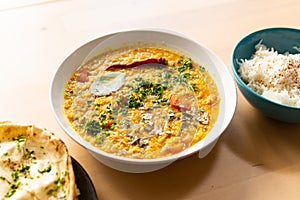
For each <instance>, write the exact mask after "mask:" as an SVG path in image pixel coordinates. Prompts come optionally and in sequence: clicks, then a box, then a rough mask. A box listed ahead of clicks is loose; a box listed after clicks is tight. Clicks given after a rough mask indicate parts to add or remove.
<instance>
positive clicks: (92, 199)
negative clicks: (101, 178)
mask: <svg viewBox="0 0 300 200" xmlns="http://www.w3.org/2000/svg"><path fill="white" fill-rule="evenodd" d="M72 165H73V170H74V173H75V178H76V184H77V187H78V189H79V191H80V195H79V196H78V200H98V198H97V193H96V190H95V187H94V185H93V183H92V181H91V179H90V177H89V175H88V174H87V172H86V171H85V170H84V169H83V167H82V166H81V165H80V164H79V163H78V162H77V161H76V160H75V159H74V158H72Z"/></svg>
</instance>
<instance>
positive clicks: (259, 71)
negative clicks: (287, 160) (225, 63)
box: [232, 27, 300, 123]
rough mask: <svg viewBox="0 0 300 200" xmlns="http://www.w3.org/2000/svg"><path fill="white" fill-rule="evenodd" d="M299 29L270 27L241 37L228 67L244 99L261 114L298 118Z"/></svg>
mask: <svg viewBox="0 0 300 200" xmlns="http://www.w3.org/2000/svg"><path fill="white" fill-rule="evenodd" d="M299 41H300V30H299V29H294V28H284V27H274V28H266V29H262V30H257V31H255V32H253V33H250V34H248V35H246V36H245V37H243V38H242V39H241V40H240V41H239V42H238V43H237V45H236V46H235V48H234V51H233V54H232V71H233V74H234V78H235V81H236V83H237V85H238V88H239V90H240V91H241V93H242V94H243V95H244V97H245V98H246V100H247V101H248V102H249V103H250V104H251V105H252V106H253V107H255V108H256V109H257V110H259V111H260V112H262V113H263V114H264V115H265V116H268V117H270V118H273V119H276V120H279V121H283V122H291V123H298V122H300V54H299V53H300V51H299V50H300V49H299V47H300V42H299Z"/></svg>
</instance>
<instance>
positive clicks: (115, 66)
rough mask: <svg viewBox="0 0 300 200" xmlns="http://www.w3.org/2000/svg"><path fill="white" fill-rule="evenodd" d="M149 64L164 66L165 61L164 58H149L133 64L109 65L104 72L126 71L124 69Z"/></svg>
mask: <svg viewBox="0 0 300 200" xmlns="http://www.w3.org/2000/svg"><path fill="white" fill-rule="evenodd" d="M150 63H155V64H163V65H166V64H167V60H166V59H165V58H158V59H157V58H149V59H146V60H142V61H136V62H133V63H130V64H114V65H111V66H109V67H108V68H106V70H117V69H126V68H132V67H137V66H140V65H144V64H150Z"/></svg>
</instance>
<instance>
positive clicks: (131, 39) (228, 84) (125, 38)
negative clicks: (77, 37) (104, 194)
mask: <svg viewBox="0 0 300 200" xmlns="http://www.w3.org/2000/svg"><path fill="white" fill-rule="evenodd" d="M137 41H139V42H140V41H142V42H146V43H149V42H151V43H152V42H153V43H156V44H164V47H167V48H171V49H174V50H182V51H183V52H187V53H188V54H189V55H188V56H190V57H191V58H192V59H193V60H194V61H196V62H197V63H199V64H202V65H204V66H205V68H206V70H207V71H208V72H209V73H210V75H211V76H212V78H213V79H214V81H215V83H216V85H217V87H218V90H219V93H220V110H219V116H218V119H217V121H216V123H215V125H214V127H213V128H212V129H211V131H210V132H209V133H208V135H207V136H206V137H205V138H204V139H202V140H201V141H199V142H198V143H196V144H195V145H193V146H191V147H190V148H188V149H187V150H185V151H183V152H181V153H179V154H175V155H173V156H170V157H163V158H157V159H130V158H125V157H121V156H115V155H112V154H110V153H106V152H104V151H102V150H99V149H98V148H96V147H94V146H92V145H91V144H90V143H89V142H87V141H85V140H84V139H83V138H81V137H80V136H79V135H78V134H77V133H76V132H75V131H74V130H73V129H72V128H71V127H70V126H69V122H68V121H67V119H66V117H65V116H64V114H63V90H64V86H65V83H66V82H67V80H68V79H69V77H70V76H71V74H72V73H73V72H74V70H75V69H76V68H77V67H79V65H80V64H81V63H82V62H83V60H85V59H86V58H87V57H88V58H89V57H91V56H92V55H94V54H95V53H99V51H101V50H102V49H103V48H105V47H113V48H115V47H120V46H123V45H128V44H134V43H136V42H137ZM124 42H126V43H124ZM50 101H51V107H52V110H53V112H54V115H55V117H56V120H57V121H58V123H59V125H60V126H61V127H62V128H63V130H64V131H65V132H66V133H67V134H68V135H69V136H70V137H71V138H72V139H74V140H75V141H76V142H77V143H79V144H80V145H82V146H83V147H85V148H86V149H87V150H88V151H89V152H90V153H91V154H92V155H93V156H94V157H95V158H96V159H98V160H99V161H100V162H102V163H103V164H105V165H107V166H109V167H111V168H114V169H116V170H119V171H124V172H132V173H143V172H150V171H155V170H158V169H161V168H163V167H166V166H167V165H169V164H171V163H172V162H174V161H176V160H177V159H180V158H183V157H186V156H188V155H191V154H193V153H195V152H199V157H200V158H203V157H204V156H206V155H207V154H208V153H209V152H210V151H211V150H212V148H213V147H214V145H215V144H216V142H217V141H218V139H219V137H220V136H221V134H222V133H223V132H224V130H225V129H226V128H227V126H228V125H229V123H230V121H231V119H232V117H233V115H234V112H235V108H236V104H237V96H236V87H235V84H234V80H233V78H232V77H231V74H230V72H229V70H228V68H227V67H226V65H225V64H224V63H223V62H222V60H221V59H220V58H219V57H218V56H217V55H216V54H214V53H213V52H212V51H210V50H209V49H207V48H206V47H204V46H203V45H201V44H199V43H197V42H195V41H193V40H191V39H189V38H187V37H186V36H183V35H182V34H179V33H175V32H173V31H169V30H162V29H139V30H127V31H121V32H116V33H111V34H108V35H105V36H102V37H100V38H98V39H95V40H93V41H91V42H89V43H87V44H85V45H83V46H81V47H80V48H78V49H77V50H76V51H74V52H73V53H72V54H71V55H70V56H69V57H68V58H66V60H65V61H64V62H63V63H62V64H61V66H60V67H59V68H58V70H57V72H56V73H55V75H54V77H53V80H52V83H51V88H50Z"/></svg>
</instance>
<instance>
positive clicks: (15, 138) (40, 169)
mask: <svg viewBox="0 0 300 200" xmlns="http://www.w3.org/2000/svg"><path fill="white" fill-rule="evenodd" d="M0 199H18V200H21V199H24V200H25V199H26V200H30V199H51V200H52V199H65V200H73V199H77V195H76V184H75V176H74V171H73V168H72V161H71V157H70V155H69V153H68V149H67V147H66V145H65V144H64V143H63V142H62V141H61V140H60V139H58V138H56V137H55V136H54V135H53V134H52V133H50V132H48V131H46V130H45V129H41V128H39V127H36V126H34V125H20V124H14V123H0Z"/></svg>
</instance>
